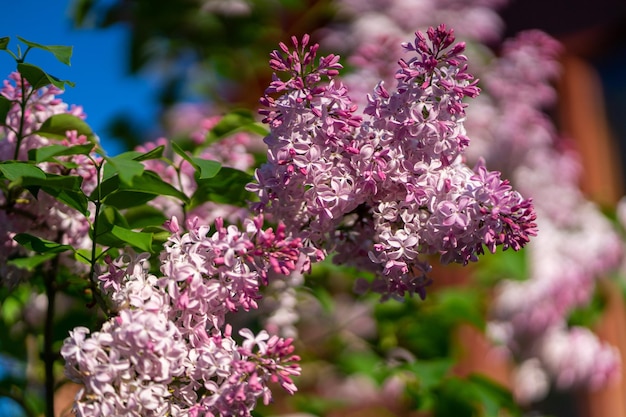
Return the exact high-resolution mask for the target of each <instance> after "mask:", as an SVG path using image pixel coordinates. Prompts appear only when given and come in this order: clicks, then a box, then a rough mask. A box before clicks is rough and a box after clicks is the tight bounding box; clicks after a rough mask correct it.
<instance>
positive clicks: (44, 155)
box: [28, 143, 93, 163]
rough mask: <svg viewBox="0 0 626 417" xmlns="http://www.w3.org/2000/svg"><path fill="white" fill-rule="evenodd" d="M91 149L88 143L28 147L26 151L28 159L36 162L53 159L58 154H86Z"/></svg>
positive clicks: (91, 146)
mask: <svg viewBox="0 0 626 417" xmlns="http://www.w3.org/2000/svg"><path fill="white" fill-rule="evenodd" d="M92 150H93V145H92V144H90V143H86V144H84V145H74V146H64V145H49V146H44V147H42V148H35V149H30V150H29V151H28V159H30V160H31V161H35V162H36V163H40V162H46V161H55V160H56V158H57V157H59V156H68V155H88V154H89V153H90V152H91V151H92Z"/></svg>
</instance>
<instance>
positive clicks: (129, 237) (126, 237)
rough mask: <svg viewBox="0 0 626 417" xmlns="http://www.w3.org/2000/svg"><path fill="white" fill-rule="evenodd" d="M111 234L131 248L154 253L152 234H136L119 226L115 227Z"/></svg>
mask: <svg viewBox="0 0 626 417" xmlns="http://www.w3.org/2000/svg"><path fill="white" fill-rule="evenodd" d="M110 233H111V235H113V236H115V237H116V238H118V239H120V240H122V241H124V242H125V243H127V244H128V245H130V246H134V247H135V248H137V249H140V250H142V251H146V252H152V233H144V232H135V231H133V230H130V229H125V228H123V227H120V226H117V225H113V228H112V229H111V232H110Z"/></svg>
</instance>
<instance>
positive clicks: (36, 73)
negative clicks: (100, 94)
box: [17, 62, 75, 90]
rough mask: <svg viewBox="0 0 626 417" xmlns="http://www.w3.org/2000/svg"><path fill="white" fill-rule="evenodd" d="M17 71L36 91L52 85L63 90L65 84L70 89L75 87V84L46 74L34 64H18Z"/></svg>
mask: <svg viewBox="0 0 626 417" xmlns="http://www.w3.org/2000/svg"><path fill="white" fill-rule="evenodd" d="M17 70H18V71H19V73H20V74H22V76H23V77H24V78H26V80H27V81H28V82H29V83H30V85H31V86H32V87H33V88H34V89H35V90H37V89H39V88H41V87H45V86H47V85H50V84H53V85H55V86H56V87H58V88H60V89H62V90H64V89H65V84H67V85H69V86H70V87H74V86H75V84H74V83H73V82H71V81H67V80H61V79H59V78H57V77H55V76H53V75H50V74H48V73H46V72H45V71H44V70H42V69H41V68H39V67H37V66H35V65H32V64H25V63H22V62H21V63H19V64H17Z"/></svg>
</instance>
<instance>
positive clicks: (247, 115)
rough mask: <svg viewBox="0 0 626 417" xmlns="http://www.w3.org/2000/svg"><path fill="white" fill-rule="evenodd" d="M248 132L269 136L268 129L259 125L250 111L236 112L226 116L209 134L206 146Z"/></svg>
mask: <svg viewBox="0 0 626 417" xmlns="http://www.w3.org/2000/svg"><path fill="white" fill-rule="evenodd" d="M241 131H247V132H251V133H256V134H258V135H261V136H265V135H267V133H268V131H267V129H266V128H265V127H264V126H263V125H261V124H259V123H257V121H256V120H255V118H254V116H253V114H252V112H250V111H249V110H235V111H233V112H231V113H228V114H226V115H224V116H223V117H222V118H221V119H220V121H219V122H218V123H217V124H216V125H215V126H214V127H213V128H212V129H211V130H210V131H209V132H208V133H207V135H206V141H205V143H204V144H205V145H208V144H211V143H213V142H217V141H219V140H221V139H223V138H225V137H228V136H230V135H233V134H235V133H237V132H241Z"/></svg>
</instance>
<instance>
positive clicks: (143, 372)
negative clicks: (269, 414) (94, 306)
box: [61, 217, 301, 417]
mask: <svg viewBox="0 0 626 417" xmlns="http://www.w3.org/2000/svg"><path fill="white" fill-rule="evenodd" d="M262 222H263V219H262V217H256V218H254V219H249V220H247V221H246V222H245V223H244V224H243V225H242V230H240V229H239V228H237V227H235V226H234V225H231V226H228V227H224V225H223V222H222V220H221V219H218V220H216V222H215V231H214V232H213V233H212V234H211V233H210V227H209V226H200V225H198V224H197V223H195V222H191V223H190V224H189V225H188V226H189V232H187V233H181V230H180V227H179V225H178V222H177V220H176V218H173V219H172V220H171V221H170V222H169V223H168V225H169V229H170V231H171V232H172V235H171V237H170V238H169V240H168V242H167V243H166V245H165V249H164V251H163V252H162V254H161V258H160V262H161V268H160V275H159V276H156V275H152V274H150V272H149V266H148V263H147V257H146V256H145V255H140V256H130V255H124V256H123V257H121V258H120V259H117V260H111V259H109V260H108V261H107V263H108V267H107V269H106V270H103V271H101V273H100V274H99V277H98V278H99V281H100V283H101V288H102V291H103V295H104V296H105V297H106V298H107V300H108V302H109V303H110V304H111V309H112V311H114V312H115V313H116V315H115V316H114V317H112V318H111V319H109V320H108V321H107V322H106V323H105V324H104V325H103V326H102V328H101V329H100V331H98V332H94V333H92V334H91V335H89V330H88V329H86V328H82V327H79V328H76V329H74V330H73V331H72V332H71V333H70V337H69V338H67V339H66V340H65V342H64V344H63V347H62V349H61V355H62V356H63V358H64V359H65V361H66V367H65V369H66V374H67V376H68V377H69V378H70V379H72V380H73V381H75V382H77V383H79V384H82V385H83V388H82V390H81V391H80V392H79V394H78V395H77V399H76V402H75V406H74V410H75V412H76V413H77V415H78V416H85V417H89V416H94V417H95V416H101V415H124V416H137V417H140V416H141V417H145V416H189V417H192V416H233V415H237V416H249V415H250V412H251V410H252V409H253V408H254V407H255V406H256V403H257V401H258V400H259V399H262V400H263V401H264V402H265V403H268V402H269V401H270V400H271V398H272V394H271V391H270V389H269V387H268V383H270V382H274V383H278V384H280V386H282V387H283V388H284V389H285V390H286V391H288V392H289V393H293V392H295V391H296V386H295V385H294V382H293V380H292V377H293V376H295V375H298V374H299V373H300V367H299V365H298V364H297V361H298V360H299V358H298V357H297V356H296V355H294V354H293V350H294V347H293V344H292V339H283V338H280V337H277V336H270V335H269V334H268V333H267V332H266V331H264V330H263V331H261V332H259V333H258V334H254V333H253V332H252V331H250V330H248V329H241V330H240V331H239V334H240V336H241V337H242V338H243V339H242V341H241V342H240V343H239V342H237V341H236V340H235V339H234V338H233V337H232V334H231V333H232V328H231V326H230V325H229V324H227V320H226V314H227V313H228V312H232V311H236V310H238V309H243V310H246V311H247V310H249V309H252V308H256V303H257V300H258V299H259V298H260V294H259V287H260V286H261V285H267V277H268V272H269V271H270V270H271V271H273V272H274V273H276V274H284V275H286V274H289V273H291V272H292V271H294V270H295V269H296V266H297V265H298V264H297V261H298V259H299V257H300V247H301V242H300V240H299V239H292V238H289V237H287V236H285V234H284V226H282V225H279V226H278V227H277V229H276V231H274V230H273V229H271V228H268V229H262V227H261V226H262Z"/></svg>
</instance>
